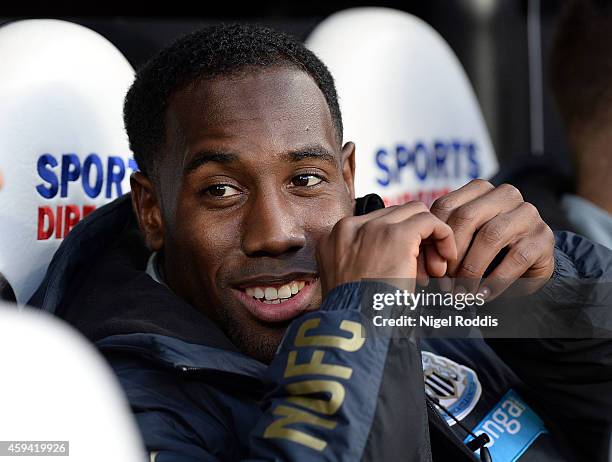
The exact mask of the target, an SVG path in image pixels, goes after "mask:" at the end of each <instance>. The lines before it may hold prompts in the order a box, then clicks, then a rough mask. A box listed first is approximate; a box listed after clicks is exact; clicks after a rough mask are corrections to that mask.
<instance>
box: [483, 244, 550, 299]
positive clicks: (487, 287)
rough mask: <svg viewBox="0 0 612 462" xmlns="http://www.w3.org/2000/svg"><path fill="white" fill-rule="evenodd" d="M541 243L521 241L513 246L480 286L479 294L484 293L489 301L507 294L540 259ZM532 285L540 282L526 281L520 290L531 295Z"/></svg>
mask: <svg viewBox="0 0 612 462" xmlns="http://www.w3.org/2000/svg"><path fill="white" fill-rule="evenodd" d="M539 247H540V245H539V242H536V241H533V240H531V241H529V240H527V239H524V240H521V241H519V242H517V243H515V244H514V245H512V246H511V248H510V250H509V252H508V254H507V255H506V257H505V258H504V259H503V260H502V261H501V263H500V264H499V265H498V266H497V267H496V268H495V269H494V270H493V271H492V272H491V274H490V275H489V276H488V277H487V278H486V279H485V280H484V281H483V282H482V284H481V285H480V289H479V292H480V293H483V294H484V295H485V297H486V299H487V301H490V300H493V299H495V298H496V297H498V296H499V295H500V294H501V293H503V292H505V291H506V290H507V289H508V288H509V287H510V286H511V285H512V284H514V283H515V282H516V280H517V279H519V278H520V277H521V276H523V275H524V274H525V272H526V268H527V269H528V268H530V267H531V266H533V265H534V264H535V263H536V261H537V260H538V257H539ZM530 282H531V285H534V284H538V282H539V281H538V280H534V281H527V280H526V281H525V285H523V286H522V287H521V288H520V290H521V291H524V293H525V294H527V293H531V292H532V290H531V288H530Z"/></svg>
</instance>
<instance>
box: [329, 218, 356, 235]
mask: <svg viewBox="0 0 612 462" xmlns="http://www.w3.org/2000/svg"><path fill="white" fill-rule="evenodd" d="M352 218H353V217H344V218H341V219H340V220H338V222H337V223H336V224H335V225H334V228H333V229H332V233H334V234H346V233H348V232H349V231H350V230H352V229H353V226H354V224H353V219H352Z"/></svg>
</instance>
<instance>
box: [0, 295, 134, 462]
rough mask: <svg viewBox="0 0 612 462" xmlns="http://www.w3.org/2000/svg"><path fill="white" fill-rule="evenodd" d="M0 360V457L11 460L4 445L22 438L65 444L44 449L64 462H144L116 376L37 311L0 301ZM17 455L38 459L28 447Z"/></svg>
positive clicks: (91, 351) (71, 332) (72, 332)
mask: <svg viewBox="0 0 612 462" xmlns="http://www.w3.org/2000/svg"><path fill="white" fill-rule="evenodd" d="M0 361H1V362H2V364H3V367H5V368H6V373H5V374H3V375H2V392H1V393H0V408H2V419H1V420H0V434H2V436H3V438H2V440H3V444H0V454H1V455H3V456H4V455H11V452H9V451H10V449H9V448H8V445H7V444H6V443H4V442H5V441H22V440H24V439H29V440H35V441H41V440H42V441H58V442H59V441H68V445H65V444H64V446H62V444H61V443H57V444H56V445H52V446H51V447H50V448H49V447H48V446H45V448H46V449H50V450H53V451H54V453H55V454H56V455H61V454H65V455H69V456H70V459H69V460H75V461H88V462H96V461H99V462H107V461H111V460H113V461H142V462H144V461H145V448H144V444H143V442H142V439H141V437H140V434H139V432H138V428H137V426H136V422H135V420H134V418H133V416H132V415H131V412H130V407H129V405H128V402H127V400H126V398H125V395H124V394H123V391H122V390H121V388H120V386H119V383H118V381H117V378H116V377H115V375H114V374H113V372H112V370H111V369H110V367H109V366H108V363H107V362H106V361H105V360H104V359H103V358H102V356H100V354H99V353H98V352H97V351H96V349H95V348H94V346H93V345H91V344H90V343H89V342H87V341H86V340H85V338H84V337H83V336H81V335H80V334H78V333H77V332H76V331H75V330H74V329H72V328H71V327H70V326H68V325H67V324H65V323H63V322H61V321H60V320H58V318H56V317H54V316H51V315H48V314H46V313H43V312H41V311H38V310H36V311H34V310H29V309H23V310H18V309H17V308H16V307H15V306H11V305H9V304H7V303H2V302H0ZM13 449H15V448H13ZM17 449H19V446H18V447H17ZM25 449H26V450H28V449H29V450H30V451H31V452H32V455H34V456H40V455H45V454H40V453H39V454H36V453H35V451H36V448H35V446H34V449H32V448H28V446H25ZM42 450H43V449H42V447H41V446H40V445H39V447H38V451H39V452H40V451H42ZM49 452H50V451H49ZM12 454H15V455H18V454H16V453H15V452H13V453H12ZM24 460H27V459H24ZM59 460H62V459H61V458H60V459H59Z"/></svg>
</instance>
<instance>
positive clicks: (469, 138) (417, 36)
mask: <svg viewBox="0 0 612 462" xmlns="http://www.w3.org/2000/svg"><path fill="white" fill-rule="evenodd" d="M306 43H307V46H308V47H309V48H310V49H311V50H312V51H314V52H315V53H316V54H317V56H319V58H321V60H322V61H323V62H324V63H325V64H326V65H327V66H328V68H329V69H330V71H331V73H332V75H333V76H334V78H335V80H336V86H337V90H338V95H339V98H340V107H341V110H342V115H343V120H344V128H345V131H344V133H345V136H344V139H345V140H346V141H354V142H355V144H356V146H357V177H356V192H357V194H358V195H364V194H367V193H372V192H374V193H377V194H379V195H380V196H382V197H383V199H384V200H385V202H386V203H387V205H389V204H398V203H403V202H407V201H410V200H415V199H416V200H422V201H424V202H426V203H431V202H433V200H434V199H435V198H436V197H438V196H440V195H442V194H444V193H446V192H447V191H449V190H453V189H456V188H458V187H460V186H462V185H463V184H465V183H466V182H468V181H469V180H471V179H473V178H476V177H478V178H490V177H491V176H493V175H494V174H495V173H496V172H497V169H498V163H497V158H496V156H495V152H494V149H493V146H492V144H491V140H490V137H489V134H488V131H487V128H486V125H485V122H484V119H483V116H482V114H481V111H480V108H479V106H478V102H477V100H476V97H475V94H474V91H473V89H472V87H471V85H470V82H469V81H468V78H467V76H466V74H465V71H464V70H463V68H462V66H461V64H460V62H459V60H458V59H457V57H456V56H455V54H454V53H453V51H452V50H451V48H450V47H449V46H448V44H447V43H446V42H445V41H444V39H443V38H442V37H441V36H440V35H439V34H438V33H437V32H436V31H435V30H434V29H433V28H432V27H430V26H429V25H428V24H426V23H425V22H423V21H422V20H420V19H418V18H416V17H415V16H412V15H410V14H408V13H404V12H401V11H396V10H392V9H387V8H355V9H349V10H345V11H341V12H339V13H336V14H333V15H332V16H330V17H329V18H327V19H326V20H325V21H323V22H322V23H321V24H319V25H318V26H317V28H316V29H315V30H314V31H313V32H312V34H311V35H310V37H309V38H308V40H307V42H306Z"/></svg>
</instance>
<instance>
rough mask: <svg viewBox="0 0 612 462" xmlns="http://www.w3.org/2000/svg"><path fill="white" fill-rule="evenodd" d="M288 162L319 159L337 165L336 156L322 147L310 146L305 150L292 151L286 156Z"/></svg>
mask: <svg viewBox="0 0 612 462" xmlns="http://www.w3.org/2000/svg"><path fill="white" fill-rule="evenodd" d="M286 157H287V158H288V160H290V161H292V162H299V161H301V160H304V159H318V160H323V161H325V162H328V163H330V164H332V165H336V164H337V159H336V156H335V155H334V154H333V153H331V152H329V151H328V150H327V149H325V148H324V147H323V146H320V145H316V144H315V145H310V146H305V147H303V148H300V149H297V150H295V151H291V152H289V153H287V154H286Z"/></svg>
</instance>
